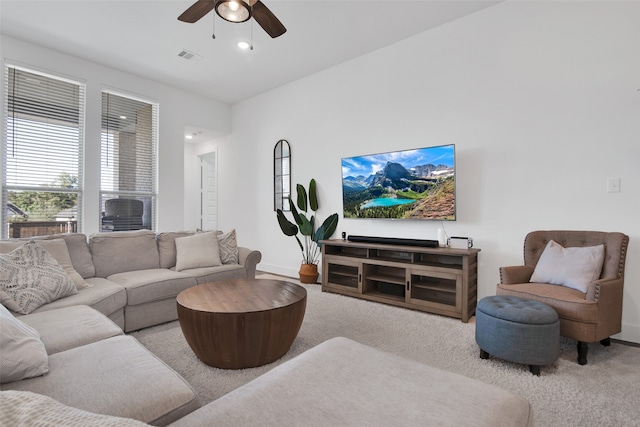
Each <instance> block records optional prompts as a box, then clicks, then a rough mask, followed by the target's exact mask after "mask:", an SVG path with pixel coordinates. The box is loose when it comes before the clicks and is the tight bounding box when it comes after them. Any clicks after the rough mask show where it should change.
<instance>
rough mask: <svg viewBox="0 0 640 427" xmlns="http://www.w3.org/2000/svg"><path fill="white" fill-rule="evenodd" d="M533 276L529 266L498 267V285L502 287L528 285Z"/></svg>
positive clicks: (531, 268)
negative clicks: (518, 284) (519, 284)
mask: <svg viewBox="0 0 640 427" xmlns="http://www.w3.org/2000/svg"><path fill="white" fill-rule="evenodd" d="M532 274H533V267H532V266H530V265H514V266H509V267H500V283H501V284H503V285H515V284H517V283H528V282H529V279H531V275H532Z"/></svg>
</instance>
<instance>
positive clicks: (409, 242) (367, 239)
mask: <svg viewBox="0 0 640 427" xmlns="http://www.w3.org/2000/svg"><path fill="white" fill-rule="evenodd" d="M347 240H349V241H350V242H362V243H383V244H385V245H404V246H424V247H427V248H437V247H438V241H437V240H427V239H400V238H396V237H374V236H352V235H350V236H349V237H347Z"/></svg>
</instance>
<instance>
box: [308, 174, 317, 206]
mask: <svg viewBox="0 0 640 427" xmlns="http://www.w3.org/2000/svg"><path fill="white" fill-rule="evenodd" d="M309 207H310V208H311V210H312V211H314V212H315V211H317V210H318V192H317V190H316V180H315V179H313V178H311V182H309Z"/></svg>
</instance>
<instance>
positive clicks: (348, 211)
mask: <svg viewBox="0 0 640 427" xmlns="http://www.w3.org/2000/svg"><path fill="white" fill-rule="evenodd" d="M347 160H349V159H347ZM343 166H344V160H343ZM342 198H343V210H344V212H343V214H344V218H396V219H433V220H455V166H454V165H453V164H452V165H445V164H438V165H434V164H430V163H429V164H424V165H420V166H412V167H405V166H403V165H402V164H401V163H397V162H391V161H388V162H387V163H386V165H385V166H384V168H382V169H380V170H378V171H377V172H376V173H373V174H371V175H369V176H363V175H358V176H343V179H342Z"/></svg>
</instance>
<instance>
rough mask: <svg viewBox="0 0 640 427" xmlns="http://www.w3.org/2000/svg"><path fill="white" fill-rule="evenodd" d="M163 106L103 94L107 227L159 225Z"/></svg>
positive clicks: (103, 200) (103, 192)
mask: <svg viewBox="0 0 640 427" xmlns="http://www.w3.org/2000/svg"><path fill="white" fill-rule="evenodd" d="M157 128H158V105H157V104H155V103H150V102H147V101H143V100H140V99H135V98H132V97H129V96H126V95H122V94H117V93H114V92H111V91H103V92H102V132H101V143H100V147H101V150H100V153H101V154H100V206H101V212H102V218H101V223H102V231H126V230H140V229H149V230H155V228H156V226H155V225H156V198H157V188H156V187H157V184H156V183H157V156H158V154H157V153H158V131H157Z"/></svg>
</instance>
